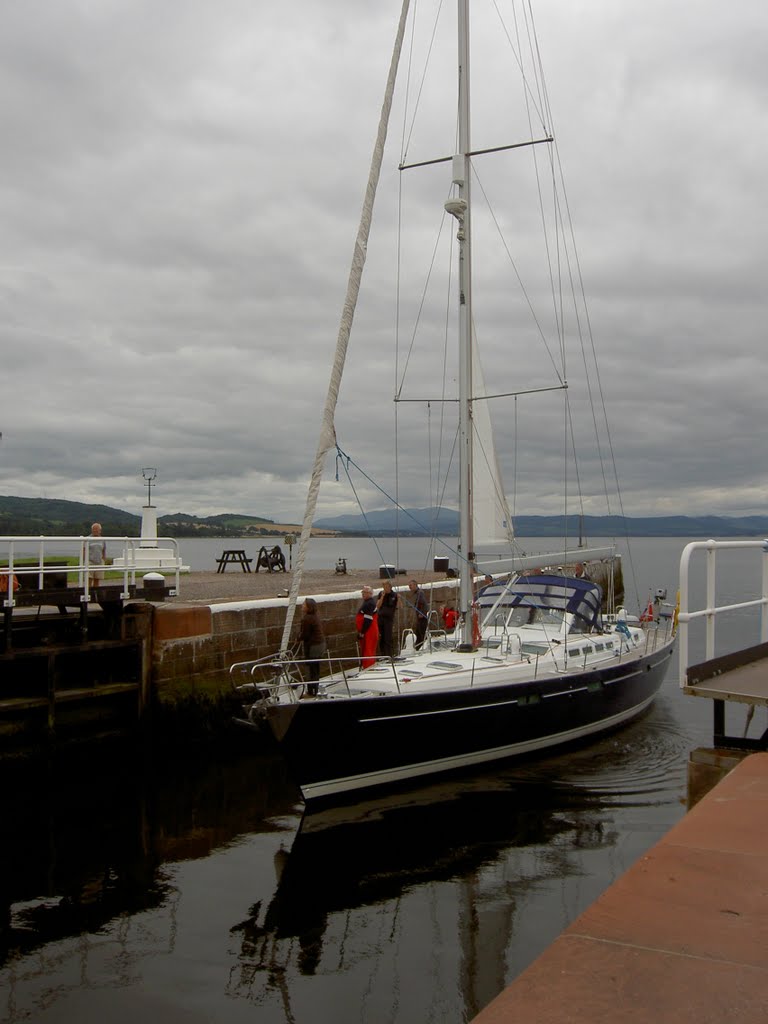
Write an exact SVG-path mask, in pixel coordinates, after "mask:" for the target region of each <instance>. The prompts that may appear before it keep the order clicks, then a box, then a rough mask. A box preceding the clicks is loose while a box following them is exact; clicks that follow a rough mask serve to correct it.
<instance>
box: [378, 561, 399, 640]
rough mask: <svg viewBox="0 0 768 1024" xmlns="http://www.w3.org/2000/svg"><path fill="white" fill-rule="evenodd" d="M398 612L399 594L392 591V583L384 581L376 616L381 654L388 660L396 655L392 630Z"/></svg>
mask: <svg viewBox="0 0 768 1024" xmlns="http://www.w3.org/2000/svg"><path fill="white" fill-rule="evenodd" d="M396 612H397V594H396V593H395V592H394V590H393V589H392V581H391V580H384V583H383V584H382V589H381V592H380V593H379V596H378V598H377V599H376V614H377V617H378V623H379V653H380V654H383V655H384V656H385V657H387V658H391V657H393V655H394V651H393V649H392V628H393V626H394V623H395V613H396Z"/></svg>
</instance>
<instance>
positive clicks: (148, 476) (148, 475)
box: [0, 434, 157, 508]
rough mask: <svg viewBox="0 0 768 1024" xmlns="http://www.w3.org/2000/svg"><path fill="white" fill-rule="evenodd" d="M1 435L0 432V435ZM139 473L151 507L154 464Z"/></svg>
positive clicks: (148, 506) (154, 472)
mask: <svg viewBox="0 0 768 1024" xmlns="http://www.w3.org/2000/svg"><path fill="white" fill-rule="evenodd" d="M2 436H3V435H2V434H0V437H2ZM141 475H142V476H143V477H144V479H145V480H146V481H147V508H151V507H152V481H153V480H154V479H155V478H156V476H157V470H156V469H155V467H154V466H145V467H144V469H142V471H141Z"/></svg>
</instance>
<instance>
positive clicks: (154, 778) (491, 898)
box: [0, 698, 689, 1024]
mask: <svg viewBox="0 0 768 1024" xmlns="http://www.w3.org/2000/svg"><path fill="white" fill-rule="evenodd" d="M668 710H669V705H668V703H667V702H666V701H665V700H664V699H663V698H662V699H661V700H660V701H659V703H658V704H657V705H656V706H655V707H654V709H653V710H652V711H651V712H650V713H649V715H648V716H647V717H646V718H645V719H643V720H642V721H641V722H638V723H636V724H635V725H633V726H630V727H629V728H628V729H625V730H623V731H622V732H621V733H619V734H616V735H615V736H613V737H609V738H606V739H605V740H603V741H601V742H600V743H599V744H597V745H595V746H592V747H590V748H589V749H588V750H575V751H572V752H570V753H568V754H567V755H563V756H558V757H557V758H550V759H546V760H542V761H539V762H537V763H536V765H535V766H533V765H532V766H528V767H525V766H518V767H515V768H513V767H508V768H507V769H506V770H505V771H503V772H488V773H486V774H473V775H465V776H462V777H459V778H452V779H449V778H446V779H444V780H442V781H441V782H439V783H435V784H433V785H430V786H424V787H420V788H418V789H408V790H406V791H403V792H401V793H391V794H390V795H389V796H387V797H386V798H384V797H381V798H379V799H377V800H376V801H371V802H365V803H362V802H361V803H357V804H355V805H354V806H347V807H346V808H343V807H337V808H334V809H328V810H326V811H324V812H321V813H320V812H319V813H317V814H312V815H310V816H307V817H305V818H303V819H302V816H301V812H302V805H301V802H300V801H299V799H298V790H297V789H296V788H295V787H294V786H293V785H292V784H291V783H290V782H289V781H288V780H287V779H286V777H285V774H284V768H283V761H282V759H281V758H280V757H279V756H278V755H276V754H274V755H271V754H270V755H268V754H264V755H260V756H253V755H251V754H247V755H243V756H235V755H232V756H230V757H228V758H227V759H226V760H223V759H221V758H213V757H211V756H206V757H205V758H199V759H197V761H196V762H195V763H192V764H189V763H182V762H179V763H176V764H166V765H165V766H163V767H158V766H152V768H151V770H150V769H147V770H146V771H144V772H142V771H138V770H132V771H127V770H126V766H127V765H135V764H136V761H135V759H131V758H126V759H125V760H124V761H122V762H121V763H119V764H118V765H117V766H116V767H115V768H114V769H112V770H108V769H107V768H105V767H102V766H100V765H99V766H97V765H96V764H95V763H94V762H84V763H80V764H79V765H76V766H74V767H73V769H72V770H71V771H70V772H67V771H63V770H61V769H59V768H58V767H57V769H56V770H55V771H54V772H49V773H47V774H43V775H41V777H40V779H39V780H37V782H34V781H33V780H31V779H30V778H29V776H28V774H24V773H16V776H15V778H6V777H5V776H4V777H3V779H2V782H3V790H4V793H5V794H7V796H8V799H7V802H6V807H7V813H6V815H4V816H3V819H2V825H1V826H0V831H1V832H2V835H0V840H2V851H3V871H2V873H1V877H2V897H3V903H2V925H3V927H2V929H1V932H0V937H1V940H2V945H1V947H0V988H1V989H2V991H3V992H4V994H5V996H4V999H3V1001H2V1002H0V1021H2V1022H3V1024H5V1022H9V1024H10V1022H14V1024H15V1022H16V1021H19V1022H21V1021H29V1020H34V1021H35V1024H38V1022H39V1024H54V1022H59V1021H69V1020H78V1021H80V1022H83V1024H87V1022H89V1021H91V1020H93V1021H96V1020H103V1019H105V1017H106V1016H111V1017H113V1019H116V1020H118V1021H122V1020H123V1019H126V1020H128V1019H131V1020H135V1019H138V1018H140V1017H141V1016H142V1015H143V1016H144V1017H146V1018H147V1019H157V1018H158V1015H159V1014H160V1013H161V1011H162V1017H163V1019H164V1020H166V1021H167V1022H168V1024H176V1021H177V1020H178V1021H180V1020H185V1021H188V1020H193V1021H197V1020H206V1021H219V1020H222V1021H224V1020H226V1021H227V1022H228V1024H229V1022H231V1021H234V1022H239V1021H241V1020H242V1021H246V1020H248V1021H250V1020H252V1019H253V1017H252V1015H253V1013H254V1010H257V1012H258V1019H259V1021H260V1024H269V1022H272V1021H275V1022H284V1021H293V1020H305V1019H312V1020H313V1021H319V1022H321V1024H322V1022H324V1021H329V1022H330V1021H334V1022H346V1021H359V1020H361V1019H364V1020H368V1021H376V1020H408V1021H410V1020H440V1021H450V1022H453V1021H456V1022H458V1021H465V1020H467V1019H469V1018H471V1016H472V1015H473V1014H475V1013H477V1012H478V1011H479V1010H480V1009H481V1008H482V1006H484V1005H485V1004H487V1003H488V1002H489V1001H490V1000H491V999H492V998H493V997H494V996H495V995H496V994H497V993H498V992H499V991H500V990H501V989H502V988H503V987H504V986H505V985H507V984H509V982H510V981H511V980H512V978H514V977H515V976H516V975H517V974H518V973H519V972H520V971H521V970H522V969H523V968H524V967H525V966H527V965H528V964H529V963H530V962H531V961H532V960H533V959H534V958H535V956H536V955H537V954H538V953H539V952H540V951H541V950H543V949H544V948H546V946H547V945H548V944H549V943H550V942H551V941H552V940H553V939H554V938H555V937H556V936H557V935H558V934H559V933H560V932H561V931H562V929H563V928H564V927H565V926H566V925H567V924H568V923H570V921H572V920H573V918H574V917H575V916H576V915H577V914H578V913H579V912H580V911H581V910H582V909H583V908H585V907H586V906H588V905H589V904H590V903H591V902H592V901H593V900H594V899H595V898H596V897H597V896H598V895H599V893H600V892H601V891H602V890H603V889H604V888H605V887H606V886H607V885H608V884H610V882H611V881H612V880H613V879H614V878H616V877H617V876H618V875H620V874H621V873H622V872H623V871H624V870H625V869H626V867H627V866H628V865H629V864H630V863H632V861H634V860H635V858H636V857H637V856H639V855H640V854H641V853H642V852H643V851H644V850H645V849H647V847H648V846H650V845H651V844H652V842H653V841H654V840H655V838H656V836H657V835H659V834H662V833H663V832H664V831H666V829H667V828H669V826H670V825H671V824H672V823H673V822H674V821H675V820H677V818H679V816H680V814H681V813H682V808H681V807H680V803H679V800H680V794H681V792H682V789H683V785H684V758H683V756H682V754H683V751H684V750H685V749H687V747H688V745H689V739H688V737H686V736H684V735H681V733H680V731H679V729H678V726H677V724H676V721H677V720H676V717H675V716H674V715H669V714H667V712H668ZM14 794H15V795H14ZM276 872H277V874H276Z"/></svg>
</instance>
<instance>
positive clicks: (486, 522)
mask: <svg viewBox="0 0 768 1024" xmlns="http://www.w3.org/2000/svg"><path fill="white" fill-rule="evenodd" d="M473 335H474V332H473ZM472 391H473V396H474V399H475V400H474V401H473V402H472V509H473V534H474V545H475V550H479V549H481V548H483V547H484V546H485V547H488V546H489V545H491V544H494V545H498V544H499V543H501V542H506V543H509V544H511V543H512V539H513V537H514V531H513V528H512V518H511V516H510V514H509V505H508V504H507V497H506V495H505V493H504V485H503V483H502V479H501V471H500V470H499V463H498V459H497V458H496V447H495V445H494V441H493V426H492V424H491V410H490V408H489V405H490V402H488V401H485V400H484V399H483V396H484V395H485V394H487V392H486V390H485V379H484V377H483V369H482V366H481V365H480V355H479V352H478V348H477V339H476V338H475V337H473V344H472ZM478 399H479V400H478Z"/></svg>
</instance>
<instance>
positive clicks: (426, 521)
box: [315, 508, 768, 538]
mask: <svg viewBox="0 0 768 1024" xmlns="http://www.w3.org/2000/svg"><path fill="white" fill-rule="evenodd" d="M435 519H436V521H437V523H438V527H437V528H436V527H435V525H434V521H435ZM315 525H316V526H323V527H325V528H327V529H334V530H340V531H342V532H344V533H356V534H364V535H366V536H367V535H372V536H391V535H392V534H394V533H395V532H396V531H397V528H398V525H399V532H400V535H401V536H408V535H410V536H429V535H430V534H431V533H433V532H434V533H438V534H441V535H442V536H454V537H455V536H456V535H457V534H458V530H459V515H458V512H455V511H454V510H452V509H446V508H439V509H436V510H432V509H406V510H404V511H400V513H399V516H398V515H396V512H395V511H394V510H392V509H386V510H382V511H377V512H369V513H368V514H367V515H366V516H365V517H364V516H362V515H344V516H334V517H333V518H325V519H318V520H317V521H316V523H315ZM581 528H582V531H583V533H584V536H585V537H622V536H629V537H720V538H725V537H760V536H768V516H636V517H632V516H584V518H583V520H582V524H581ZM515 532H516V533H517V535H518V536H519V537H562V536H563V535H564V534H565V533H566V532H567V533H568V535H569V536H571V537H577V536H578V534H579V517H578V516H567V517H565V516H516V517H515Z"/></svg>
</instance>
